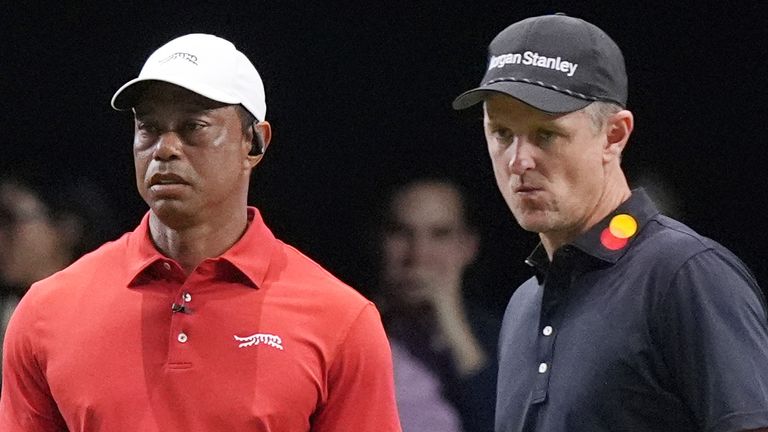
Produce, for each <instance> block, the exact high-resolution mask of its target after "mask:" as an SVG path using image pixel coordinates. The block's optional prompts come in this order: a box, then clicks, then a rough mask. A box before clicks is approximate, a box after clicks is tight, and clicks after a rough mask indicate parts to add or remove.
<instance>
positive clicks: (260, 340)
mask: <svg viewBox="0 0 768 432" xmlns="http://www.w3.org/2000/svg"><path fill="white" fill-rule="evenodd" d="M235 340H236V341H238V342H242V343H241V344H240V345H238V348H246V347H249V346H253V345H261V344H264V345H269V346H271V347H272V348H277V349H279V350H282V349H283V339H282V338H280V336H278V335H273V334H267V333H256V334H253V335H250V336H246V337H240V336H237V335H236V336H235Z"/></svg>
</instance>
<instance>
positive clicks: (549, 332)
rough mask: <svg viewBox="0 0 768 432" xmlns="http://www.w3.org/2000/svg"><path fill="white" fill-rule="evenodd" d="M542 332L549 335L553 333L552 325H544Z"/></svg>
mask: <svg viewBox="0 0 768 432" xmlns="http://www.w3.org/2000/svg"><path fill="white" fill-rule="evenodd" d="M541 333H542V334H543V335H544V336H549V335H551V334H552V326H546V327H544V328H543V329H542V330H541Z"/></svg>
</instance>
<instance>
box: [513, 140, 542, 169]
mask: <svg viewBox="0 0 768 432" xmlns="http://www.w3.org/2000/svg"><path fill="white" fill-rule="evenodd" d="M533 150H534V146H533V144H531V143H530V142H529V141H528V140H526V139H525V138H521V139H519V140H518V141H517V144H516V145H514V146H510V148H509V151H510V152H511V154H510V156H509V170H510V171H511V172H512V173H513V174H515V175H523V174H524V173H525V172H526V171H528V170H530V169H533V168H534V167H535V166H536V164H535V163H534V160H533Z"/></svg>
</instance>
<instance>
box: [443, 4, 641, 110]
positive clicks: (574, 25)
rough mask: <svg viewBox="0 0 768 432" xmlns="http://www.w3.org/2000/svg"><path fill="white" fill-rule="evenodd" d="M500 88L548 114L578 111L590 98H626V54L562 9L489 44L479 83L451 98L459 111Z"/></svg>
mask: <svg viewBox="0 0 768 432" xmlns="http://www.w3.org/2000/svg"><path fill="white" fill-rule="evenodd" d="M489 93H503V94H507V95H509V96H512V97H514V98H516V99H519V100H521V101H523V102H525V103H527V104H528V105H531V106H533V107H534V108H537V109H539V110H541V111H544V112H547V113H552V114H556V113H567V112H572V111H576V110H579V109H581V108H584V107H585V106H587V105H589V104H590V103H592V102H594V101H607V102H615V103H617V104H619V105H621V106H622V107H626V103H627V73H626V70H625V66H624V56H623V55H622V54H621V50H620V49H619V47H618V46H617V45H616V43H615V42H614V41H613V40H612V39H611V38H610V37H609V36H608V35H607V34H605V32H603V31H602V30H600V29H599V28H597V27H596V26H594V25H593V24H590V23H588V22H586V21H584V20H581V19H578V18H573V17H569V16H565V15H562V14H556V15H545V16H538V17H533V18H527V19H525V20H522V21H519V22H516V23H514V24H512V25H511V26H509V27H507V28H506V29H504V30H503V31H502V32H501V33H499V34H498V35H497V36H496V37H495V38H494V39H493V41H492V42H491V44H490V46H489V47H488V69H487V71H486V73H485V76H484V77H483V80H482V81H481V83H480V87H477V88H474V89H472V90H469V91H466V92H464V93H462V94H461V95H459V97H457V98H456V99H455V100H454V101H453V108H454V109H457V110H461V109H465V108H468V107H470V106H472V105H475V104H477V103H478V102H481V101H483V100H484V99H485V98H486V97H488V96H489Z"/></svg>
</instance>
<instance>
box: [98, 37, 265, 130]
mask: <svg viewBox="0 0 768 432" xmlns="http://www.w3.org/2000/svg"><path fill="white" fill-rule="evenodd" d="M149 80H157V81H165V82H168V83H171V84H175V85H177V86H180V87H184V88H185V89H187V90H190V91H193V92H195V93H197V94H199V95H202V96H205V97H207V98H208V99H212V100H215V101H217V102H221V103H225V104H233V105H234V104H242V105H243V106H244V107H245V109H247V110H248V111H250V113H251V114H253V115H254V116H255V117H256V118H257V119H258V120H262V121H263V120H264V117H265V115H266V113H267V103H266V98H265V95H264V84H263V83H262V82H261V77H260V76H259V72H258V71H256V68H255V67H254V66H253V64H252V63H251V62H250V60H248V58H247V57H246V56H245V54H243V53H241V52H240V51H238V50H237V48H235V46H234V45H233V44H232V43H231V42H229V41H227V40H224V39H222V38H220V37H217V36H213V35H209V34H201V33H195V34H188V35H185V36H181V37H178V38H176V39H174V40H172V41H170V42H168V43H167V44H165V45H163V46H161V47H160V48H158V49H157V50H156V51H155V52H154V53H152V55H151V56H149V58H148V59H147V62H146V63H144V67H143V68H141V72H140V73H139V77H138V78H135V79H132V80H130V81H128V82H127V83H125V84H124V85H123V86H122V87H120V89H119V90H118V91H117V92H115V95H114V96H112V107H113V108H114V109H116V110H128V109H131V108H133V107H134V106H135V103H136V97H137V96H139V95H140V94H137V92H136V85H135V84H136V83H139V82H142V81H149Z"/></svg>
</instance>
